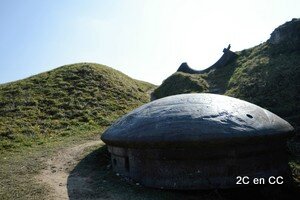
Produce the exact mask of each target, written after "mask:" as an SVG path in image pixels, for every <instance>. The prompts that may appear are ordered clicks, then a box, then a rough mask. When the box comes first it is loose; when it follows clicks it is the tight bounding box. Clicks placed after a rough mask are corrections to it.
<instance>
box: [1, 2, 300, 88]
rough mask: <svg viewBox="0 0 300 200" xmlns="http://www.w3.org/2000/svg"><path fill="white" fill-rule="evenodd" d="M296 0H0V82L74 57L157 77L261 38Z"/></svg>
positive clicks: (287, 16)
mask: <svg viewBox="0 0 300 200" xmlns="http://www.w3.org/2000/svg"><path fill="white" fill-rule="evenodd" d="M299 11H300V1H299V0H280V1H279V0H269V1H268V0H249V1H246V0H245V1H242V0H236V1H234V0H226V1H221V0H220V1H216V0H106V1H104V0H42V1H41V0H22V1H20V0H0V83H6V82H11V81H16V80H19V79H23V78H26V77H28V76H31V75H35V74H38V73H41V72H44V71H48V70H51V69H54V68H56V67H59V66H62V65H65V64H72V63H78V62H94V63H100V64H104V65H107V66H110V67H112V68H114V69H117V70H119V71H121V72H123V73H125V74H127V75H129V76H131V77H132V78H135V79H139V80H144V81H148V82H151V83H154V84H157V85H159V84H160V83H161V82H162V81H163V80H164V79H166V78H167V77H168V76H169V75H171V74H172V73H174V72H175V71H176V70H177V68H178V67H179V65H180V64H181V63H182V62H187V63H188V64H189V66H190V67H192V68H194V69H197V70H200V69H205V68H206V67H209V66H210V65H212V64H214V63H215V62H216V61H217V59H218V58H219V57H221V55H222V50H223V48H224V47H227V46H228V44H231V50H232V51H240V50H243V49H247V48H250V47H253V46H256V45H258V44H260V43H262V42H264V41H266V40H267V39H268V38H269V37H270V34H271V32H272V31H273V30H274V29H275V28H276V27H278V26H279V25H281V24H283V23H284V22H286V21H290V20H291V19H292V18H299V17H300V16H299V15H300V12H299Z"/></svg>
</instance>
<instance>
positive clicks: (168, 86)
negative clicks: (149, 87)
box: [153, 72, 208, 98]
mask: <svg viewBox="0 0 300 200" xmlns="http://www.w3.org/2000/svg"><path fill="white" fill-rule="evenodd" d="M205 77H206V76H205V75H196V74H186V73H183V72H176V73H174V74H173V75H172V76H170V77H168V78H167V79H166V80H164V82H163V83H162V84H161V86H159V87H158V88H157V89H156V90H154V92H153V95H154V97H155V98H162V97H165V96H170V95H175V94H183V93H193V92H207V91H208V90H207V89H208V83H207V82H206V80H205V79H204V78H205Z"/></svg>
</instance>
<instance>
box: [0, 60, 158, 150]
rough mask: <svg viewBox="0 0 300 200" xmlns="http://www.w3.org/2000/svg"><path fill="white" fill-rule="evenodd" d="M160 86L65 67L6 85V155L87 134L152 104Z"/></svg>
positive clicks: (0, 99)
mask: <svg viewBox="0 0 300 200" xmlns="http://www.w3.org/2000/svg"><path fill="white" fill-rule="evenodd" d="M153 88H154V86H153V85H151V84H149V83H146V82H142V81H138V80H134V79H132V78H130V77H128V76H126V75H125V74H123V73H121V72H119V71H117V70H114V69H112V68H109V67H107V66H104V65H99V64H92V63H79V64H73V65H67V66H62V67H60V68H57V69H55V70H52V71H49V72H45V73H42V74H38V75H36V76H32V77H30V78H27V79H24V80H20V81H16V82H13V83H8V84H2V85H0V151H1V150H4V149H13V148H15V147H18V146H30V145H32V144H41V143H43V142H45V141H47V140H49V138H51V137H56V136H57V135H60V136H65V135H71V134H76V133H86V132H91V131H94V130H97V129H101V128H103V127H106V126H108V125H110V124H111V122H113V121H114V120H115V119H116V118H118V117H119V116H121V115H123V114H124V113H126V112H128V111H130V110H132V109H133V108H135V107H138V106H139V105H141V104H143V103H146V102H148V101H149V95H147V91H149V90H150V89H153Z"/></svg>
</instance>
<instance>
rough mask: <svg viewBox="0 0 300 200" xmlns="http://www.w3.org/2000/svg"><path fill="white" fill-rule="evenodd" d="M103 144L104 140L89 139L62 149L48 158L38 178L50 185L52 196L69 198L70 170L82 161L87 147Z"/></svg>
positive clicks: (54, 197)
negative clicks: (68, 182) (68, 181)
mask: <svg viewBox="0 0 300 200" xmlns="http://www.w3.org/2000/svg"><path fill="white" fill-rule="evenodd" d="M101 144H103V142H102V141H89V142H87V143H84V144H81V145H78V146H75V147H68V148H64V149H60V150H59V151H58V152H57V153H56V154H55V155H54V156H52V157H51V158H49V159H48V160H46V168H45V169H43V170H42V171H41V173H40V174H39V175H38V176H37V180H38V181H40V182H42V183H44V184H47V185H48V186H50V190H51V194H50V197H51V198H53V199H69V197H68V189H67V180H68V176H69V174H70V171H72V169H73V168H74V166H75V165H76V164H77V163H78V162H79V161H80V159H81V157H82V154H83V152H84V150H85V149H86V148H88V147H92V146H96V145H101ZM78 181H80V180H78ZM69 189H70V188H69ZM71 189H72V188H71Z"/></svg>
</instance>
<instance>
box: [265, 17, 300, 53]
mask: <svg viewBox="0 0 300 200" xmlns="http://www.w3.org/2000/svg"><path fill="white" fill-rule="evenodd" d="M268 42H269V43H270V44H272V45H278V46H281V49H282V50H284V51H286V50H290V51H295V50H300V18H298V19H296V18H294V19H292V20H291V21H289V22H286V23H284V24H283V25H281V26H279V27H277V28H276V29H275V30H274V31H273V32H272V33H271V37H270V39H269V40H268Z"/></svg>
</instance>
